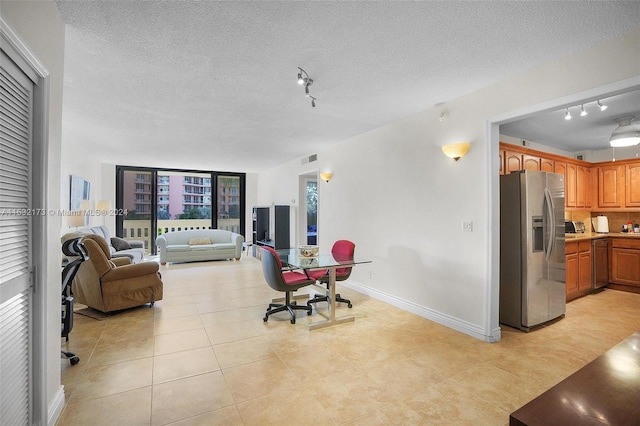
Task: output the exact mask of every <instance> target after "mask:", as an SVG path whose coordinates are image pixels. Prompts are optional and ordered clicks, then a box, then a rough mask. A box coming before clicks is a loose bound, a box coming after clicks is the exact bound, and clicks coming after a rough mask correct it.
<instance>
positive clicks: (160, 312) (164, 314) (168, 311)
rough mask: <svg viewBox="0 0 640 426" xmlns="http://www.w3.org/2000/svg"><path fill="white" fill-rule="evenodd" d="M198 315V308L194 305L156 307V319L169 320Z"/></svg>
mask: <svg viewBox="0 0 640 426" xmlns="http://www.w3.org/2000/svg"><path fill="white" fill-rule="evenodd" d="M197 314H198V308H197V307H196V305H195V303H191V304H188V305H169V306H158V307H156V318H160V319H169V318H179V317H188V316H193V315H197Z"/></svg>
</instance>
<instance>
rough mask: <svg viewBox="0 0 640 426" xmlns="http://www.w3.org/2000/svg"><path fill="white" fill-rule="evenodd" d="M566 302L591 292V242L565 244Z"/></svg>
mask: <svg viewBox="0 0 640 426" xmlns="http://www.w3.org/2000/svg"><path fill="white" fill-rule="evenodd" d="M565 247H566V248H565V255H566V268H567V275H566V285H567V287H566V290H567V301H569V300H572V299H575V298H576V297H580V296H584V295H585V294H588V293H589V292H591V276H592V270H591V241H590V240H587V241H575V242H567V243H566V245H565Z"/></svg>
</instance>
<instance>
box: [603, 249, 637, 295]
mask: <svg viewBox="0 0 640 426" xmlns="http://www.w3.org/2000/svg"><path fill="white" fill-rule="evenodd" d="M610 247H611V249H610V250H611V252H610V256H609V259H610V262H611V266H610V268H609V270H610V273H609V288H614V289H620V290H627V291H633V292H635V293H640V241H638V240H635V239H630V238H612V239H611V245H610Z"/></svg>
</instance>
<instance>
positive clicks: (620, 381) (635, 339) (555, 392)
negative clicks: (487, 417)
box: [509, 332, 640, 426]
mask: <svg viewBox="0 0 640 426" xmlns="http://www.w3.org/2000/svg"><path fill="white" fill-rule="evenodd" d="M509 425H529V426H532V425H544V426H551V425H562V426H566V425H636V426H637V425H640V332H636V333H634V334H632V335H631V336H629V337H628V338H627V339H625V340H623V341H622V342H620V343H619V344H618V345H616V346H614V347H613V348H611V349H610V350H608V351H607V352H605V353H604V354H603V355H601V356H600V357H598V358H596V359H595V360H593V361H591V362H590V363H589V364H587V365H585V366H584V367H582V368H581V369H580V370H578V371H576V372H575V373H574V374H572V375H571V376H569V377H567V378H566V379H564V380H563V381H561V382H560V383H558V384H557V385H555V386H554V387H552V388H551V389H549V390H548V391H546V392H545V393H543V394H542V395H540V396H538V397H537V398H536V399H534V400H533V401H531V402H529V403H528V404H526V405H524V406H522V407H521V408H519V409H518V410H516V411H514V412H513V413H511V416H509Z"/></svg>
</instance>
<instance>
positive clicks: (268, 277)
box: [260, 246, 316, 324]
mask: <svg viewBox="0 0 640 426" xmlns="http://www.w3.org/2000/svg"><path fill="white" fill-rule="evenodd" d="M261 249H262V252H261V254H260V257H261V260H262V272H263V274H264V279H265V281H266V282H267V284H269V287H271V288H272V289H274V290H277V291H282V292H284V294H285V300H284V303H269V307H268V308H267V312H266V313H265V314H264V318H263V319H262V320H263V321H264V322H267V320H269V315H272V314H275V313H276V312H289V315H290V316H291V324H295V323H296V314H295V312H294V311H296V310H302V311H306V312H307V315H311V306H305V305H298V304H297V303H296V302H295V301H293V302H292V301H291V293H293V292H294V291H296V290H298V289H299V288H302V287H305V286H308V285H313V284H314V283H315V282H316V281H315V280H313V279H310V278H309V277H308V276H307V275H306V274H303V273H300V272H296V271H282V261H281V260H280V256H278V253H276V251H275V250H274V249H272V248H271V247H268V246H263V247H262V248H261Z"/></svg>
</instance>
